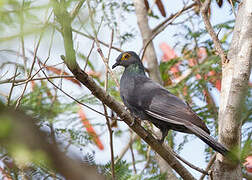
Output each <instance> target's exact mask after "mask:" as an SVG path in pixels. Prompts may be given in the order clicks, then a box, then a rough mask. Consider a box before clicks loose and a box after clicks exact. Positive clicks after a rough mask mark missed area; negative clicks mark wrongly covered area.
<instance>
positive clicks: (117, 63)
mask: <svg viewBox="0 0 252 180" xmlns="http://www.w3.org/2000/svg"><path fill="white" fill-rule="evenodd" d="M119 64H120V62H119V61H117V62H116V63H115V64H114V65H113V66H112V69H114V68H115V67H116V66H118V65H119Z"/></svg>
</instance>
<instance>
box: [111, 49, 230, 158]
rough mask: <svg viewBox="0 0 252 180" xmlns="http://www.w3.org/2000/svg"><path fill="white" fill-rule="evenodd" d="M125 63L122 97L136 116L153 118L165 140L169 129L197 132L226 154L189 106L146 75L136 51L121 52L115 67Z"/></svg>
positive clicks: (217, 149)
mask: <svg viewBox="0 0 252 180" xmlns="http://www.w3.org/2000/svg"><path fill="white" fill-rule="evenodd" d="M116 66H123V67H125V70H124V72H123V75H122V77H121V81H120V96H121V98H122V101H123V102H124V104H125V106H126V107H127V108H128V109H129V110H130V112H131V113H132V114H133V116H134V117H136V118H140V119H142V120H149V121H151V122H152V123H153V124H154V125H155V126H156V127H158V128H159V129H160V130H161V132H162V138H161V139H160V140H159V141H160V142H161V143H163V141H164V139H165V137H166V136H167V134H168V131H169V130H170V129H173V130H175V131H179V132H184V133H190V134H195V135H196V136H197V137H199V138H200V139H201V140H202V141H204V142H205V143H206V144H208V145H209V146H210V147H212V148H213V149H214V150H216V151H218V152H219V153H221V154H222V155H226V154H227V153H228V150H227V149H226V148H225V147H224V146H223V145H221V144H220V143H219V142H217V141H216V140H215V139H214V138H212V137H211V136H210V135H209V134H210V131H209V129H208V128H207V126H206V125H205V123H204V122H203V121H202V120H201V119H200V118H199V117H198V116H197V114H196V113H195V112H193V111H192V109H191V108H190V106H189V105H188V104H187V103H185V102H184V101H182V100H181V99H179V98H178V97H176V96H175V95H173V94H171V93H170V92H169V91H168V90H167V89H165V88H164V87H162V86H160V85H159V84H158V83H155V82H154V81H152V80H151V79H150V78H148V77H147V76H146V75H145V72H144V66H143V64H142V62H141V60H140V58H139V56H138V55H137V54H136V53H135V52H133V51H127V52H124V53H121V54H120V55H119V56H118V58H117V59H116V63H115V64H114V65H113V66H112V68H113V69H114V68H115V67H116Z"/></svg>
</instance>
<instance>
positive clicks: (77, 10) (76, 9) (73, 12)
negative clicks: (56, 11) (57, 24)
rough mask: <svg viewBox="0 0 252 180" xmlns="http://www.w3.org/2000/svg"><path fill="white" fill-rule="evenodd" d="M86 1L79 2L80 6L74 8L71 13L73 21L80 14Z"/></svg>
mask: <svg viewBox="0 0 252 180" xmlns="http://www.w3.org/2000/svg"><path fill="white" fill-rule="evenodd" d="M84 1H85V0H81V1H79V2H78V4H77V5H76V6H75V7H74V9H73V11H72V12H71V13H70V17H71V19H72V20H74V18H75V17H76V15H77V14H78V13H79V11H80V8H81V6H82V5H83V3H84Z"/></svg>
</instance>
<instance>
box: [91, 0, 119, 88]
mask: <svg viewBox="0 0 252 180" xmlns="http://www.w3.org/2000/svg"><path fill="white" fill-rule="evenodd" d="M88 4H89V3H88ZM88 7H89V9H90V6H89V5H88ZM90 16H91V25H92V28H93V32H94V34H95V37H94V40H95V44H96V46H97V51H98V53H99V54H100V56H101V58H102V60H103V62H104V64H105V65H106V67H108V71H109V74H110V75H111V77H112V79H113V80H114V81H115V83H116V85H117V87H118V88H120V85H119V83H118V81H117V79H116V77H115V76H114V73H113V71H112V70H111V69H110V67H109V66H108V60H107V59H106V58H105V56H104V54H103V52H102V50H101V46H100V43H99V41H98V39H97V32H96V31H95V27H94V23H93V17H92V14H91V15H90ZM109 47H110V49H111V48H112V44H110V45H109ZM109 54H110V53H109Z"/></svg>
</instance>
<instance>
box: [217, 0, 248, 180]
mask: <svg viewBox="0 0 252 180" xmlns="http://www.w3.org/2000/svg"><path fill="white" fill-rule="evenodd" d="M228 59H229V60H230V61H229V63H227V64H224V65H223V67H222V87H221V96H220V109H219V141H220V142H221V143H222V144H224V145H225V146H226V147H227V148H229V149H233V148H235V147H240V143H241V125H242V122H241V110H242V107H243V106H244V101H245V95H246V94H247V90H248V81H249V77H250V72H251V63H252V1H251V0H243V1H242V3H240V5H239V10H238V14H237V17H236V22H235V28H234V34H233V38H232V42H231V46H230V50H229V52H228ZM213 177H214V178H213V179H214V180H225V179H228V180H239V179H242V172H241V166H240V165H239V164H238V165H234V164H232V163H231V162H229V161H228V160H227V159H225V158H224V157H222V156H221V155H220V154H218V155H217V161H216V162H215V165H214V173H213Z"/></svg>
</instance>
